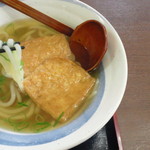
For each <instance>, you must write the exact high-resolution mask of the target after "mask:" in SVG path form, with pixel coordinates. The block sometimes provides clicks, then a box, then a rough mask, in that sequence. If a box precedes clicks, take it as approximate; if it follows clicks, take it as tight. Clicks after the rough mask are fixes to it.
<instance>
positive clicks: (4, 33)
mask: <svg viewBox="0 0 150 150" xmlns="http://www.w3.org/2000/svg"><path fill="white" fill-rule="evenodd" d="M0 37H3V39H8V38H9V34H8V33H7V32H4V31H2V32H0Z"/></svg>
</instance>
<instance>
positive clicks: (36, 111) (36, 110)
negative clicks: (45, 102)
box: [34, 105, 41, 114]
mask: <svg viewBox="0 0 150 150" xmlns="http://www.w3.org/2000/svg"><path fill="white" fill-rule="evenodd" d="M40 110H41V109H40V107H39V106H37V105H36V106H35V111H34V113H35V114H38V113H39V112H40Z"/></svg>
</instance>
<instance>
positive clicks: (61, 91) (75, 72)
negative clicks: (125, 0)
mask: <svg viewBox="0 0 150 150" xmlns="http://www.w3.org/2000/svg"><path fill="white" fill-rule="evenodd" d="M22 1H23V2H24V3H26V4H28V5H30V6H31V7H34V8H36V9H38V10H39V11H41V12H43V13H45V14H47V15H49V16H51V17H53V18H55V19H56V20H58V21H60V22H62V23H64V24H66V25H68V26H70V27H71V28H73V29H74V28H75V27H76V26H77V25H79V24H81V23H82V22H84V21H86V20H90V19H93V20H97V21H99V22H100V23H102V24H103V25H104V26H105V28H106V31H107V37H108V50H107V53H106V54H105V56H104V58H103V60H102V62H101V64H100V65H99V67H98V68H97V69H96V70H94V71H92V72H90V73H89V72H87V71H86V70H84V69H83V68H82V67H81V65H80V64H79V63H78V62H76V60H75V57H74V55H73V54H72V52H71V50H70V47H69V44H68V40H69V37H67V36H65V35H63V34H62V33H59V32H57V31H55V30H54V29H52V28H50V27H48V26H46V25H44V24H42V23H40V22H38V21H36V20H34V19H32V18H30V17H28V16H26V15H24V14H22V13H20V12H18V11H16V10H14V9H12V8H10V7H9V6H6V5H4V4H2V3H0V18H1V19H0V49H1V50H3V52H1V53H0V149H3V150H5V149H7V150H16V149H20V150H30V149H31V150H37V149H38V150H45V149H48V148H50V149H53V150H63V149H69V148H72V147H74V146H76V145H78V144H80V143H82V142H84V141H85V140H87V139H89V138H90V137H91V136H93V135H94V134H95V133H96V132H98V131H99V130H100V129H101V128H102V127H103V126H104V125H105V124H106V123H107V122H108V121H109V119H110V118H111V117H112V116H113V114H114V113H115V111H116V110H117V108H118V107H119V104H120V103H121V100H122V97H123V94H124V91H125V87H126V82H127V60H126V54H125V50H124V47H123V44H122V42H121V39H120V37H119V35H118V34H117V32H116V31H115V29H114V28H113V26H112V25H111V24H110V23H109V22H108V20H107V19H106V18H105V17H104V16H102V15H101V14H100V13H99V12H97V11H96V10H95V9H93V8H92V7H90V6H88V5H87V4H85V3H83V2H80V1H78V0H69V1H68V0H49V1H47V0H22ZM89 34H90V32H89Z"/></svg>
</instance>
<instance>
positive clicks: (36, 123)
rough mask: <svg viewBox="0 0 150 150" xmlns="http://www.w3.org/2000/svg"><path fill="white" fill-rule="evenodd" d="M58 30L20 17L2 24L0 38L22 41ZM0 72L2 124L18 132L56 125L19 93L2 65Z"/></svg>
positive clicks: (36, 130) (90, 97) (25, 96)
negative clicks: (18, 19)
mask: <svg viewBox="0 0 150 150" xmlns="http://www.w3.org/2000/svg"><path fill="white" fill-rule="evenodd" d="M57 33H58V32H56V31H55V30H53V29H51V28H49V27H47V26H45V25H43V24H41V23H39V22H37V21H34V20H20V21H16V22H13V23H10V24H7V25H5V26H2V27H1V28H0V40H2V41H7V40H8V39H9V38H12V39H14V40H15V41H20V42H22V41H27V40H31V39H34V38H37V37H44V36H47V35H53V34H57ZM0 72H1V73H0V124H1V125H2V127H3V128H7V129H9V130H15V131H21V132H41V131H45V130H48V129H52V128H55V126H54V124H55V125H56V122H55V120H53V118H52V117H51V116H49V115H48V114H47V113H45V112H44V111H42V110H41V109H40V108H39V106H38V105H36V104H35V103H34V102H33V101H32V100H31V99H30V97H29V96H28V95H24V94H22V93H21V91H20V89H19V88H18V87H17V86H16V83H15V82H14V81H13V80H12V79H10V78H8V76H7V75H6V74H5V73H4V71H3V69H2V67H0ZM97 84H98V80H97V83H96V85H97ZM95 87H96V86H95ZM93 91H94V92H93V93H92V94H91V95H90V96H89V97H88V98H87V99H88V102H89V101H90V100H91V99H92V97H93V96H94V95H95V94H96V90H93ZM86 105H88V104H86ZM86 105H85V106H86ZM57 121H58V120H57ZM60 125H61V124H60ZM57 127H59V125H57Z"/></svg>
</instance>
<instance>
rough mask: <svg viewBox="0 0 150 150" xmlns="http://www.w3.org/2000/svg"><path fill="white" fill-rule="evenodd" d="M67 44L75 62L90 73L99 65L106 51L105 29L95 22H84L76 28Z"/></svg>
mask: <svg viewBox="0 0 150 150" xmlns="http://www.w3.org/2000/svg"><path fill="white" fill-rule="evenodd" d="M69 44H70V48H71V50H72V52H73V53H74V55H75V56H76V60H77V61H78V62H80V63H81V66H82V67H83V68H84V69H86V70H87V71H91V70H93V69H95V68H96V67H97V66H98V65H99V63H100V62H101V60H102V58H103V56H104V54H105V52H106V50H107V36H106V29H105V27H104V26H103V25H102V24H101V23H100V22H98V21H96V20H88V21H85V22H83V23H82V24H80V25H79V26H77V27H76V29H75V30H74V32H73V34H72V35H71V37H70V41H69Z"/></svg>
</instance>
